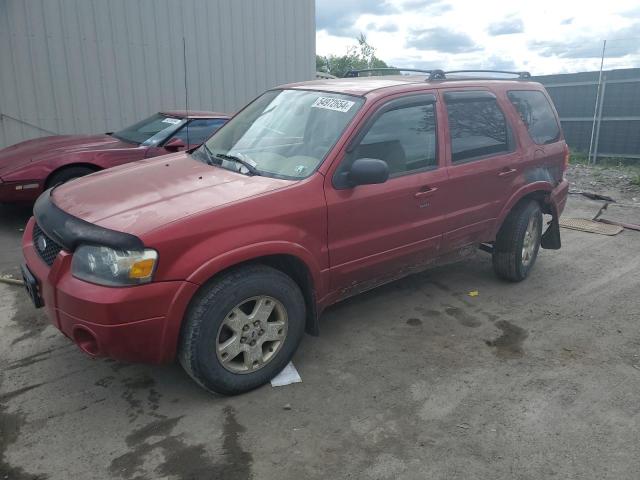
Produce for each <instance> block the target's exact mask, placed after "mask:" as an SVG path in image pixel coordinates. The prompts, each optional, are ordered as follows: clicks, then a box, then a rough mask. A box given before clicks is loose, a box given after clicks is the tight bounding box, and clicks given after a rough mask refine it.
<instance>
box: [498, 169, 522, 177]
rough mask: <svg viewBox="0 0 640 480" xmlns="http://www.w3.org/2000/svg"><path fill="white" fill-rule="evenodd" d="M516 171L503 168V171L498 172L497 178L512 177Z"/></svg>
mask: <svg viewBox="0 0 640 480" xmlns="http://www.w3.org/2000/svg"><path fill="white" fill-rule="evenodd" d="M517 171H518V170H516V169H515V168H505V169H504V170H500V172H499V173H498V176H499V177H508V176H509V175H513V174H514V173H516V172H517Z"/></svg>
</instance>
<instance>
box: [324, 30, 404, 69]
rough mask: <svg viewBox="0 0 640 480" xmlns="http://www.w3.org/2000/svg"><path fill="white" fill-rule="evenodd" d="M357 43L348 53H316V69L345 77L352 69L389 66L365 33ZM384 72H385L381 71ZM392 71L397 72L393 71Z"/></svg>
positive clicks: (357, 39)
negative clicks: (325, 54) (378, 54)
mask: <svg viewBox="0 0 640 480" xmlns="http://www.w3.org/2000/svg"><path fill="white" fill-rule="evenodd" d="M356 41H357V42H358V44H357V45H353V46H351V47H349V49H348V50H347V54H346V55H341V56H338V55H329V56H326V57H325V56H322V55H316V70H317V71H319V72H325V73H330V74H331V75H334V76H336V77H344V76H345V74H346V73H347V72H349V71H350V70H361V69H365V68H389V65H387V64H386V63H385V62H384V61H382V60H380V59H379V58H378V57H376V49H375V47H373V46H372V45H371V44H369V42H368V41H367V37H366V35H365V34H364V33H361V34H360V36H359V37H358V38H356ZM380 73H384V72H379V73H378V74H380ZM390 73H392V74H393V73H397V72H394V71H391V72H390Z"/></svg>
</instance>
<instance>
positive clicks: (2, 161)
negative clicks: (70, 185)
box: [0, 135, 138, 177]
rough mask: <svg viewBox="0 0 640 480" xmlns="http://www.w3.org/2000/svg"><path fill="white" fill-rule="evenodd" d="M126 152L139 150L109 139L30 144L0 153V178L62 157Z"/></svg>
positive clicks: (51, 139)
mask: <svg viewBox="0 0 640 480" xmlns="http://www.w3.org/2000/svg"><path fill="white" fill-rule="evenodd" d="M125 148H126V149H129V148H138V145H136V144H133V143H126V142H122V141H120V140H118V139H117V138H114V137H111V136H109V135H59V136H55V137H42V138H36V139H34V140H27V141H26V142H21V143H18V144H16V145H13V146H11V147H7V148H5V149H2V150H0V177H2V175H3V174H8V173H10V172H13V171H14V170H17V169H19V168H22V167H25V166H27V165H29V164H32V163H35V162H41V161H45V160H48V159H50V158H53V157H56V156H59V155H61V154H65V155H69V154H75V153H82V152H89V151H91V152H93V151H101V150H111V149H125Z"/></svg>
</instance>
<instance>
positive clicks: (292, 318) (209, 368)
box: [179, 265, 305, 395]
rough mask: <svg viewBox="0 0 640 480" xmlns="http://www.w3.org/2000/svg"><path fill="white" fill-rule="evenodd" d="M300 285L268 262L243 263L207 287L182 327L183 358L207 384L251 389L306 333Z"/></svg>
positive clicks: (234, 390)
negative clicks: (267, 263) (246, 264)
mask: <svg viewBox="0 0 640 480" xmlns="http://www.w3.org/2000/svg"><path fill="white" fill-rule="evenodd" d="M304 322H305V303H304V298H303V296H302V292H301V291H300V288H299V287H298V285H297V284H296V283H295V282H294V281H293V280H292V279H291V278H289V277H288V276H287V275H285V274H284V273H282V272H280V271H279V270H276V269H274V268H271V267H268V266H264V265H251V266H245V267H240V268H238V269H235V270H233V271H230V272H228V273H225V274H223V275H222V276H221V277H220V278H218V279H216V280H214V281H213V282H211V283H210V284H208V285H206V286H205V287H203V289H202V291H201V292H200V293H199V294H198V296H197V297H196V298H195V300H194V302H193V304H192V306H191V308H190V309H189V312H188V313H187V317H186V318H185V324H184V327H183V330H182V336H181V339H180V351H179V359H180V363H181V364H182V366H183V368H184V369H185V371H186V372H187V373H188V374H189V375H190V376H191V377H192V378H193V379H194V380H195V381H196V382H197V383H198V384H200V385H201V386H202V387H204V388H205V389H207V390H209V391H212V392H217V393H221V394H225V395H234V394H238V393H243V392H246V391H249V390H252V389H254V388H256V387H259V386H260V385H263V384H265V383H267V382H268V381H270V380H271V379H272V378H273V377H274V376H276V375H277V374H278V373H279V372H280V371H281V370H282V369H283V368H284V367H285V366H286V365H287V363H289V361H290V360H291V358H292V357H293V354H294V353H295V351H296V349H297V347H298V344H299V343H300V340H301V339H302V335H303V333H304Z"/></svg>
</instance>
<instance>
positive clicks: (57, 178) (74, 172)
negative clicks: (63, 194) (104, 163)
mask: <svg viewBox="0 0 640 480" xmlns="http://www.w3.org/2000/svg"><path fill="white" fill-rule="evenodd" d="M94 172H95V170H93V169H91V168H89V167H80V166H77V167H66V168H63V169H62V170H59V171H57V172H56V173H54V174H53V175H51V177H49V178H48V179H47V184H46V187H47V188H51V187H55V186H56V185H60V184H61V183H67V182H68V181H70V180H73V179H74V178H79V177H84V176H85V175H89V174H90V173H94Z"/></svg>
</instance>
